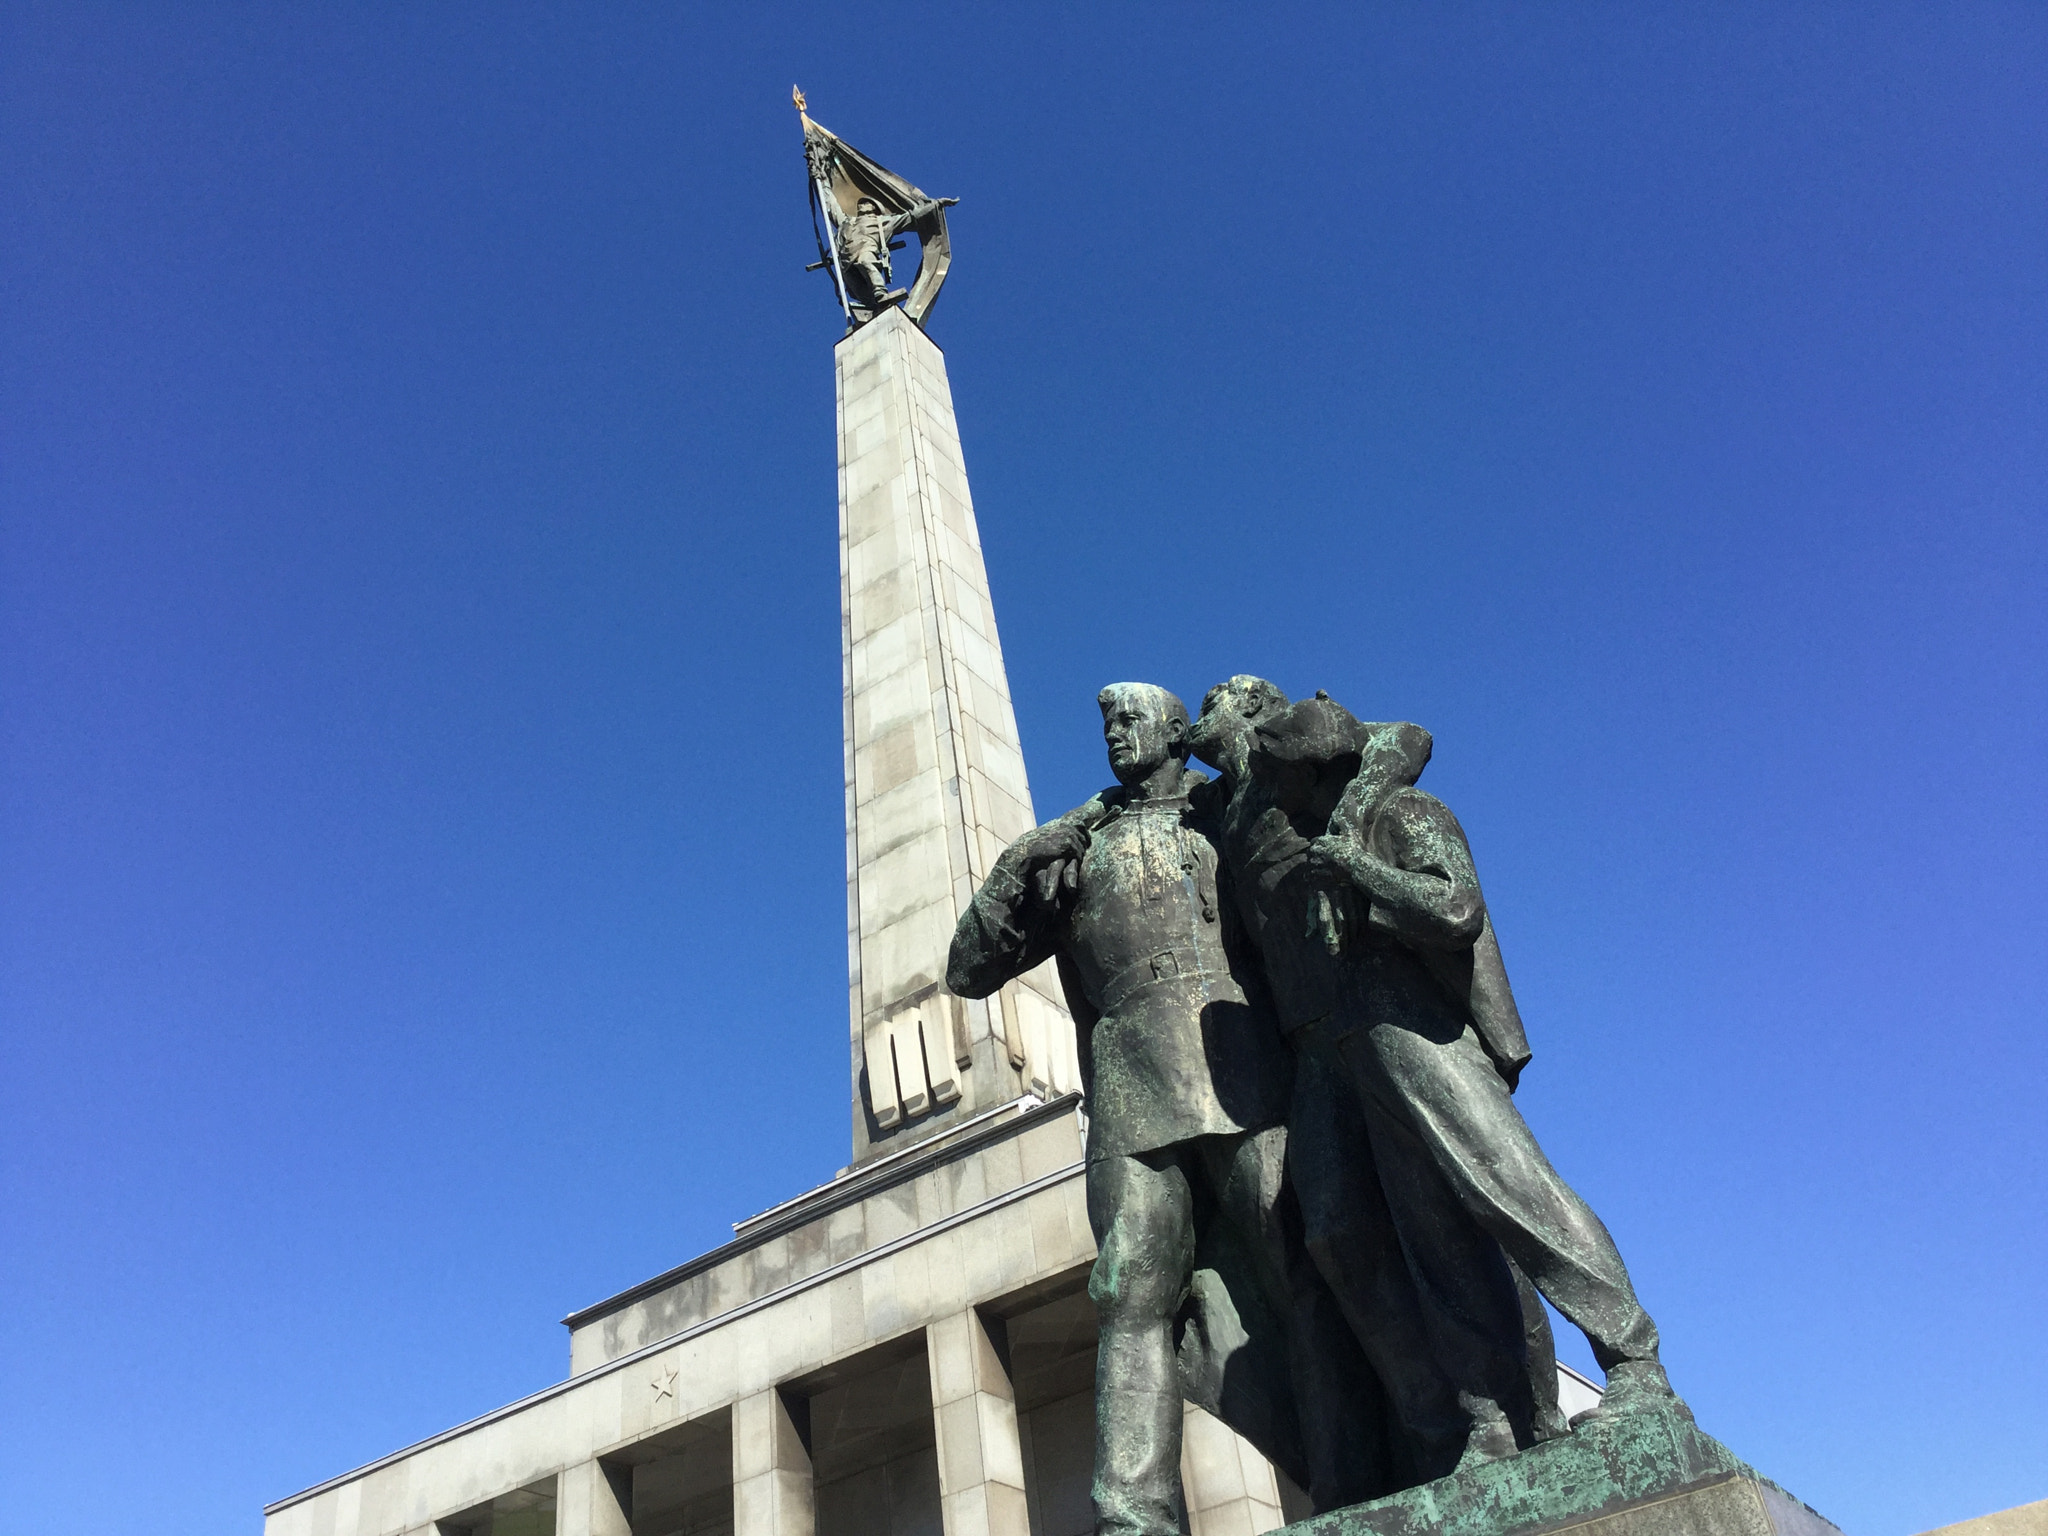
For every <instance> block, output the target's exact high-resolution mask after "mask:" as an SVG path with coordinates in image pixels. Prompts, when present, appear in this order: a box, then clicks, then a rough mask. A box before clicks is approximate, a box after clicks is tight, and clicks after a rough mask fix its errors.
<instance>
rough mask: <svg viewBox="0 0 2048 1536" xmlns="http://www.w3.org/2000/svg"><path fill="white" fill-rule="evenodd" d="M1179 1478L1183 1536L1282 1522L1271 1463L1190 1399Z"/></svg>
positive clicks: (1241, 1534) (1235, 1535)
mask: <svg viewBox="0 0 2048 1536" xmlns="http://www.w3.org/2000/svg"><path fill="white" fill-rule="evenodd" d="M1180 1482H1181V1488H1182V1490H1183V1492H1184V1493H1185V1494H1186V1496H1187V1505H1188V1536H1259V1533H1260V1532H1262V1531H1271V1530H1277V1529H1278V1528H1279V1527H1280V1526H1283V1525H1285V1524H1286V1523H1287V1519H1286V1516H1284V1515H1283V1514H1281V1512H1280V1484H1279V1482H1278V1481H1277V1480H1276V1479H1275V1478H1274V1476H1273V1466H1272V1463H1271V1462H1269V1461H1267V1460H1266V1458H1265V1457H1263V1456H1261V1455H1260V1454H1259V1453H1258V1451H1257V1449H1256V1448H1255V1447H1253V1445H1252V1444H1251V1442H1250V1441H1248V1440H1246V1439H1244V1438H1242V1437H1241V1436H1239V1435H1238V1434H1237V1432H1236V1431H1235V1430H1233V1429H1231V1428H1230V1426H1229V1425H1227V1424H1225V1423H1224V1422H1223V1421H1222V1420H1220V1419H1217V1418H1215V1417H1213V1416H1212V1415H1210V1414H1207V1413H1204V1412H1203V1411H1202V1410H1201V1409H1200V1408H1197V1407H1196V1406H1195V1405H1194V1404H1193V1403H1189V1404H1187V1405H1186V1407H1185V1412H1184V1413H1183V1414H1182V1416H1181V1441H1180ZM948 1536H951V1533H950V1532H949V1533H948Z"/></svg>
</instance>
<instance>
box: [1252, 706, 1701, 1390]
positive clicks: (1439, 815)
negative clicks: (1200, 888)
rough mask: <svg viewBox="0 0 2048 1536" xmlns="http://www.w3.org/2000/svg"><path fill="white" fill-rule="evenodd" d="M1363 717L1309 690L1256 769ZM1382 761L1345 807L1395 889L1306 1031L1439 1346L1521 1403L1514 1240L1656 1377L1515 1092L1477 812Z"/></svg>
mask: <svg viewBox="0 0 2048 1536" xmlns="http://www.w3.org/2000/svg"><path fill="white" fill-rule="evenodd" d="M1333 715H1334V716H1336V717H1341V722H1342V725H1343V729H1342V730H1338V729H1336V728H1335V727H1333V725H1332V723H1331V718H1332V716H1333ZM1360 729H1361V728H1360V727H1359V725H1358V722H1357V721H1356V720H1353V719H1351V718H1350V716H1349V715H1348V714H1345V713H1344V712H1343V711H1342V710H1341V709H1340V708H1339V707H1338V706H1335V705H1332V704H1329V703H1328V702H1327V701H1323V700H1310V701H1305V702H1304V703H1302V704H1297V705H1295V706H1293V707H1292V708H1291V709H1289V710H1287V711H1285V712H1284V713H1282V714H1281V715H1280V716H1278V717H1277V718H1276V719H1275V720H1273V721H1271V722H1266V721H1262V722H1260V723H1259V725H1258V726H1257V728H1256V730H1257V741H1258V748H1257V750H1255V752H1254V754H1253V758H1252V763H1253V769H1254V772H1255V774H1257V775H1258V776H1260V777H1265V772H1263V771H1262V770H1266V769H1268V765H1270V764H1272V763H1275V762H1279V761H1296V762H1300V761H1306V760H1309V759H1311V758H1312V757H1313V756H1314V755H1315V750H1316V749H1315V748H1314V746H1313V745H1312V744H1313V743H1315V742H1316V741H1318V740H1319V739H1320V740H1327V739H1329V738H1330V737H1331V735H1332V734H1333V732H1334V734H1337V735H1342V734H1345V732H1346V731H1348V732H1350V733H1353V734H1354V735H1355V733H1356V732H1358V731H1359V730H1360ZM1305 747H1306V748H1307V749H1306V750H1305ZM1426 760H1427V756H1426V754H1425V755H1424V756H1423V757H1422V759H1421V760H1420V761H1426ZM1420 761H1418V762H1417V763H1416V764H1415V771H1419V768H1420ZM1380 771H1381V773H1382V775H1383V776H1382V777H1380V778H1379V781H1378V783H1377V784H1376V785H1375V784H1373V783H1371V782H1370V780H1371V778H1372V775H1371V774H1370V773H1361V774H1360V776H1359V778H1358V779H1357V780H1356V781H1354V783H1353V786H1352V788H1351V790H1349V791H1347V793H1346V795H1345V798H1344V802H1343V804H1342V805H1340V807H1339V816H1338V817H1337V818H1333V824H1334V823H1336V822H1338V821H1343V820H1348V821H1349V822H1350V824H1351V826H1352V828H1353V834H1352V835H1354V836H1356V837H1357V838H1358V839H1359V840H1360V841H1361V842H1362V843H1363V847H1364V851H1365V852H1366V853H1368V854H1369V855H1370V856H1371V857H1372V858H1373V859H1374V860H1376V861H1378V863H1379V864H1380V865H1382V866H1384V867H1385V868H1386V869H1387V870H1389V871H1390V872H1392V879H1391V881H1385V882H1383V883H1384V884H1388V885H1389V886H1390V887H1391V886H1398V887H1399V891H1398V894H1397V895H1396V896H1394V897H1392V898H1390V897H1389V896H1388V895H1387V893H1386V892H1385V891H1382V892H1379V893H1377V894H1372V907H1371V920H1370V921H1369V922H1367V923H1365V924H1363V925H1362V931H1360V932H1358V933H1355V934H1354V935H1352V936H1350V937H1349V938H1348V939H1347V941H1346V945H1345V957H1344V960H1343V961H1342V962H1341V963H1338V964H1334V965H1324V966H1321V967H1318V970H1320V971H1321V972H1322V974H1323V976H1324V977H1325V978H1326V984H1328V985H1331V986H1333V987H1334V989H1335V990H1334V992H1333V994H1332V995H1331V996H1330V997H1328V998H1325V999H1320V1000H1317V1001H1315V1002H1314V1003H1313V1004H1311V1003H1310V1002H1309V1000H1308V999H1305V998H1304V999H1299V1000H1295V1001H1294V1010H1295V1011H1296V1012H1297V1015H1298V1014H1299V1013H1308V1012H1318V1011H1321V1010H1322V1008H1323V1005H1324V1004H1326V1003H1327V1004H1328V1005H1330V1006H1329V1009H1328V1012H1327V1013H1326V1015H1325V1016H1324V1017H1323V1018H1322V1020H1321V1021H1320V1022H1317V1023H1312V1024H1307V1028H1306V1031H1305V1033H1307V1034H1308V1036H1309V1039H1308V1044H1309V1046H1310V1050H1311V1052H1312V1054H1313V1055H1314V1057H1315V1058H1316V1060H1317V1061H1318V1062H1319V1063H1321V1064H1322V1066H1323V1068H1324V1069H1325V1070H1327V1071H1328V1072H1329V1073H1330V1074H1331V1075H1333V1076H1335V1077H1338V1078H1340V1079H1341V1080H1343V1081H1345V1082H1348V1084H1349V1085H1350V1087H1351V1088H1352V1089H1353V1091H1354V1092H1355V1093H1356V1095H1357V1098H1358V1102H1359V1104H1360V1106H1361V1107H1362V1108H1363V1110H1364V1119H1365V1124H1366V1127H1367V1130H1368V1131H1369V1133H1370V1136H1371V1143H1372V1152H1373V1157H1374V1161H1375V1162H1376V1163H1377V1165H1378V1169H1379V1178H1380V1183H1381V1185H1382V1188H1383V1189H1384V1191H1385V1194H1386V1197H1387V1202H1388V1204H1389V1206H1390V1207H1391V1208H1392V1212H1393V1216H1394V1221H1395V1225H1396V1226H1397V1227H1398V1228H1399V1230H1400V1232H1401V1234H1402V1238H1403V1246H1404V1247H1405V1248H1406V1250H1407V1253H1408V1257H1409V1264H1410V1268H1411V1269H1412V1271H1413V1272H1414V1274H1415V1277H1416V1281H1417V1284H1418V1286H1419V1287H1420V1289H1421V1291H1422V1293H1423V1296H1424V1298H1425V1302H1426V1303H1428V1304H1429V1309H1430V1310H1431V1311H1433V1312H1434V1313H1436V1314H1437V1315H1438V1316H1439V1317H1441V1318H1446V1319H1450V1320H1452V1322H1453V1324H1454V1325H1455V1327H1454V1328H1453V1330H1452V1332H1453V1333H1462V1334H1463V1336H1464V1340H1465V1342H1464V1343H1463V1344H1462V1345H1460V1344H1458V1343H1455V1342H1454V1343H1452V1345H1451V1347H1450V1348H1448V1349H1442V1346H1441V1345H1440V1352H1441V1358H1442V1363H1443V1365H1444V1367H1445V1369H1446V1370H1447V1371H1449V1372H1450V1373H1451V1374H1452V1376H1453V1379H1454V1381H1455V1383H1456V1385H1457V1386H1458V1387H1459V1388H1460V1389H1461V1396H1465V1397H1467V1398H1468V1400H1469V1401H1468V1406H1471V1407H1474V1408H1479V1409H1483V1408H1484V1407H1485V1406H1486V1405H1485V1402H1484V1400H1485V1399H1489V1398H1490V1399H1492V1402H1493V1403H1494V1404H1495V1405H1498V1407H1499V1408H1501V1409H1502V1410H1505V1411H1507V1412H1508V1413H1509V1416H1510V1417H1511V1418H1514V1417H1519V1412H1518V1411H1517V1406H1516V1398H1517V1397H1518V1395H1519V1394H1520V1393H1522V1392H1525V1391H1526V1390H1527V1383H1526V1377H1524V1378H1522V1379H1521V1380H1520V1381H1517V1380H1516V1379H1514V1376H1515V1373H1513V1372H1510V1371H1508V1370H1507V1369H1506V1367H1505V1366H1504V1364H1503V1363H1502V1362H1501V1358H1500V1356H1499V1355H1498V1354H1497V1353H1496V1354H1494V1355H1492V1356H1491V1358H1490V1359H1489V1356H1488V1354H1487V1352H1486V1351H1485V1349H1484V1348H1483V1340H1484V1338H1485V1336H1486V1335H1488V1334H1489V1333H1490V1334H1491V1335H1492V1336H1493V1337H1495V1338H1502V1337H1510V1336H1512V1332H1513V1330H1514V1328H1515V1326H1516V1320H1517V1319H1518V1318H1519V1316H1520V1312H1521V1309H1520V1307H1519V1306H1518V1305H1517V1304H1516V1302H1515V1299H1514V1296H1513V1290H1512V1275H1511V1273H1510V1272H1507V1271H1506V1270H1505V1267H1504V1266H1502V1265H1501V1263H1500V1258H1499V1255H1500V1252H1501V1251H1504V1252H1505V1253H1506V1255H1507V1256H1508V1258H1509V1259H1511V1260H1512V1261H1513V1262H1514V1264H1515V1265H1516V1266H1517V1267H1518V1268H1519V1269H1520V1270H1521V1271H1522V1272H1523V1273H1524V1274H1525V1275H1527V1276H1528V1278H1529V1279H1530V1280H1531V1281H1533V1282H1534V1284H1535V1287H1536V1289H1538V1290H1539V1291H1541V1292H1542V1294H1543V1295H1544V1296H1545V1297H1547V1298H1549V1300H1550V1302H1551V1304H1552V1305H1554V1306H1555V1307H1556V1308H1557V1309H1558V1311H1560V1312H1562V1313H1563V1314H1564V1315H1565V1316H1566V1317H1567V1318H1569V1319H1570V1320H1571V1321H1572V1322H1573V1323H1574V1324H1576V1325H1577V1326H1578V1327H1579V1328H1581V1329H1582V1330H1584V1332H1585V1334H1586V1337H1587V1340H1588V1342H1589V1343H1591V1345H1592V1347H1593V1355H1594V1358H1595V1359H1596V1360H1598V1361H1599V1363H1600V1366H1601V1368H1602V1369H1603V1370H1605V1371H1607V1372H1609V1375H1610V1384H1611V1383H1612V1381H1613V1379H1614V1370H1615V1367H1616V1366H1619V1365H1623V1364H1625V1363H1629V1362H1636V1363H1640V1364H1641V1365H1642V1366H1644V1367H1646V1368H1647V1369H1648V1371H1649V1372H1650V1379H1652V1380H1655V1381H1659V1382H1661V1379H1662V1370H1661V1367H1658V1366H1657V1365H1656V1360H1657V1329H1656V1325H1655V1324H1654V1323H1652V1322H1651V1320H1650V1317H1649V1314H1648V1313H1646V1312H1645V1311H1644V1310H1643V1307H1642V1304H1641V1303H1640V1302H1639V1301H1638V1300H1637V1299H1636V1294H1635V1289H1634V1287H1633V1286H1632V1285H1631V1284H1630V1282H1629V1277H1628V1271H1627V1269H1626V1268H1625V1267H1624V1266H1623V1264H1622V1261H1621V1255H1620V1253H1619V1252H1618V1251H1617V1250H1616V1248H1615V1246H1614V1240H1613V1238H1612V1237H1610V1236H1609V1235H1608V1232H1607V1229H1606V1227H1604V1226H1602V1225H1601V1223H1600V1219H1599V1217H1597V1216H1595V1215H1594V1214H1593V1212H1592V1210H1591V1209H1590V1208H1589V1207H1588V1206H1587V1205H1586V1203H1585V1201H1583V1200H1582V1199H1580V1198H1579V1196H1578V1195H1577V1194H1576V1193H1575V1192H1574V1191H1573V1190H1572V1188H1571V1187H1570V1186H1569V1185H1568V1184H1566V1183H1565V1181H1564V1180H1563V1179H1562V1178H1560V1177H1559V1176H1558V1173H1557V1171H1556V1169H1554V1168H1553V1167H1551V1165H1550V1160H1549V1159H1548V1158H1546V1157H1545V1156H1544V1155H1543V1150H1542V1148H1541V1147H1539V1146H1538V1145H1537V1143H1536V1138H1535V1136H1534V1135H1533V1134H1532V1133H1531V1132H1530V1130H1529V1127H1528V1124H1527V1122H1525V1121H1524V1120H1523V1119H1522V1115H1521V1112H1520V1111H1519V1110H1518V1109H1517V1108H1516V1107H1515V1102H1514V1100H1513V1098H1512V1097H1510V1095H1511V1092H1512V1089H1513V1085H1514V1082H1515V1079H1516V1077H1517V1076H1518V1075H1519V1073H1520V1072H1521V1069H1522V1067H1523V1065H1524V1064H1525V1063H1526V1062H1527V1061H1528V1059H1529V1047H1528V1043H1527V1038H1526V1036H1525V1035H1524V1033H1523V1029H1522V1021H1521V1018H1520V1015H1519V1014H1518V1012H1517V1011H1516V1008H1515V1003H1514V997H1513V994H1512V993H1511V992H1510V991H1509V989H1508V982H1507V972H1506V970H1505V968H1504V967H1503V966H1502V964H1501V959H1500V949H1499V946H1498V945H1497V944H1496V943H1495V941H1494V938H1493V929H1492V925H1491V923H1490V922H1489V921H1488V920H1487V917H1486V908H1485V903H1484V900H1483V898H1482V897H1481V894H1480V889H1479V876H1478V873H1477V871H1476V869H1475V868H1474V866H1473V862H1472V852H1471V848H1470V847H1469V845H1468V844H1467V843H1466V840H1465V833H1464V829H1463V828H1462V827H1460V826H1459V825H1458V821H1457V818H1456V817H1455V816H1453V815H1452V814H1451V811H1450V808H1449V807H1448V806H1446V805H1445V804H1444V803H1443V802H1442V801H1440V800H1438V799H1437V798H1436V797H1435V796H1433V795H1429V794H1426V793H1424V792H1423V791H1422V790H1419V789H1416V788H1414V787H1413V779H1414V771H1410V772H1407V773H1406V774H1405V775H1404V774H1403V773H1401V772H1400V770H1399V769H1398V768H1394V769H1392V770H1391V771H1390V770H1389V769H1388V767H1387V765H1385V764H1382V765H1381V770H1380ZM1323 878H1324V879H1325V880H1327V879H1330V878H1332V877H1330V876H1324V877H1323ZM1288 1011H1289V1009H1288V1008H1287V1007H1285V1006H1283V1015H1285V1014H1286V1013H1287V1012H1288ZM1294 1022H1305V1021H1302V1020H1300V1019H1299V1018H1298V1017H1297V1019H1296V1020H1294ZM1487 1239H1491V1241H1488V1240H1487ZM1496 1244H1497V1245H1498V1248H1497V1249H1496V1247H1495V1245H1496ZM1440 1337H1444V1336H1440ZM1666 1390H1668V1388H1667V1389H1666ZM1517 1428H1520V1426H1519V1425H1518V1426H1517Z"/></svg>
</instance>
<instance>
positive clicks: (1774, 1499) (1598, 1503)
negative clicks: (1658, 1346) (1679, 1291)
mask: <svg viewBox="0 0 2048 1536" xmlns="http://www.w3.org/2000/svg"><path fill="white" fill-rule="evenodd" d="M1286 1529H1287V1533H1288V1536H1539V1533H1540V1536H1551V1533H1561V1532H1570V1533H1572V1536H1842V1533H1841V1532H1840V1531H1839V1530H1838V1529H1837V1528H1836V1527H1835V1526H1834V1525H1832V1524H1830V1523H1829V1522H1828V1521H1827V1520H1824V1519H1823V1518H1821V1516H1819V1515H1817V1514H1815V1513H1814V1512H1813V1511H1812V1510H1811V1509H1808V1508H1807V1507H1806V1506H1805V1505H1804V1504H1802V1503H1800V1502H1799V1501H1798V1500H1797V1499H1795V1498H1793V1497H1792V1496H1791V1495H1790V1494H1788V1493H1786V1492H1785V1491H1784V1490H1783V1489H1782V1488H1780V1487H1778V1486H1777V1485H1776V1484H1775V1483H1772V1482H1769V1481H1767V1480H1766V1479H1764V1478H1762V1477H1759V1476H1758V1475H1757V1474H1756V1473H1755V1472H1754V1471H1753V1470H1752V1469H1751V1468H1749V1467H1748V1466H1746V1465H1744V1464H1743V1462H1742V1461H1741V1460H1739V1459H1738V1458H1737V1457H1736V1456H1735V1454H1734V1452H1732V1451H1730V1450H1729V1449H1728V1447H1726V1446H1725V1445H1723V1444H1721V1442H1720V1441H1718V1440H1716V1439H1714V1438H1712V1437H1711V1436H1709V1435H1704V1434H1702V1433H1700V1430H1699V1427H1698V1426H1697V1425H1696V1424H1694V1423H1693V1422H1692V1421H1691V1420H1690V1419H1688V1418H1686V1417H1685V1416H1684V1415H1683V1414H1678V1413H1668V1414H1667V1413H1634V1414H1623V1415H1617V1416H1616V1417H1615V1418H1613V1419H1611V1420H1599V1419H1595V1420H1589V1421H1588V1422H1586V1423H1584V1424H1581V1425H1580V1426H1579V1428H1578V1429H1577V1430H1575V1431H1574V1432H1573V1433H1571V1434H1570V1435H1567V1436H1566V1437H1565V1438H1563V1439H1562V1440H1552V1441H1550V1442H1548V1443H1547V1444H1544V1445H1539V1446H1536V1447H1534V1448H1533V1449H1531V1450H1528V1451H1524V1452H1523V1453H1522V1454H1521V1455H1519V1456H1515V1457H1512V1458H1510V1459H1509V1460H1507V1461H1498V1462H1494V1463H1493V1464H1492V1465H1490V1466H1485V1467H1481V1468H1478V1469H1477V1470H1476V1471H1473V1472H1468V1473H1464V1474H1462V1475H1458V1476H1452V1477H1446V1478H1441V1479H1439V1480H1438V1481H1436V1482H1434V1483H1425V1484H1424V1485H1423V1486H1421V1487H1420V1488H1410V1489H1408V1490H1406V1491H1405V1492H1402V1493H1397V1494H1394V1495H1392V1496H1391V1497H1389V1498H1384V1499H1374V1500H1373V1501H1372V1502H1371V1503H1369V1504H1355V1505H1353V1506H1352V1507H1351V1508H1349V1509H1340V1510H1334V1511H1332V1512H1331V1513H1329V1514H1327V1515H1318V1516H1316V1517H1315V1518H1314V1519H1312V1520H1303V1521H1301V1522H1300V1523H1298V1524H1296V1525H1291V1526H1288V1527H1287V1528H1286Z"/></svg>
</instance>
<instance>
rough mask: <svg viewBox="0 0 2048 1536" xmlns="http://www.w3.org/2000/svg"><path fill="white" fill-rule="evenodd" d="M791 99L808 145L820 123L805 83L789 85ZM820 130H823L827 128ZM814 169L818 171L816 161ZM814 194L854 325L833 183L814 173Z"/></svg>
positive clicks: (844, 310)
mask: <svg viewBox="0 0 2048 1536" xmlns="http://www.w3.org/2000/svg"><path fill="white" fill-rule="evenodd" d="M789 99H790V100H791V101H793V102H795V103H796V116H797V121H798V122H800V123H801V124H803V130H804V143H805V144H806V145H808V144H809V143H810V140H811V129H813V128H815V127H817V125H816V124H815V123H813V122H812V121H811V115H810V113H809V112H808V111H806V110H805V108H806V106H807V103H806V102H805V101H804V92H803V87H802V86H799V85H792V86H791V87H790V88H789ZM818 131H819V132H821V133H822V132H823V131H824V130H823V129H819V130H818ZM812 170H813V171H814V172H815V170H816V166H815V165H814V166H813V167H812ZM811 196H812V198H813V199H814V200H815V201H814V204H813V206H814V207H815V208H816V209H817V210H818V212H820V213H822V214H823V215H824V216H825V242H824V243H825V259H826V260H827V261H829V262H831V263H832V286H833V289H834V291H835V292H836V293H837V295H838V297H839V310H840V313H841V314H843V315H845V316H846V323H847V325H848V326H849V327H851V326H852V324H853V306H852V305H851V304H850V303H848V302H847V298H846V274H845V273H844V272H842V271H840V270H839V224H838V221H837V220H836V219H834V218H833V217H832V215H833V213H834V211H835V210H836V209H837V207H838V204H839V200H838V199H837V198H835V197H833V196H832V188H831V185H830V183H828V182H825V181H822V180H820V179H819V178H818V177H817V176H816V175H815V174H813V175H812V177H811Z"/></svg>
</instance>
